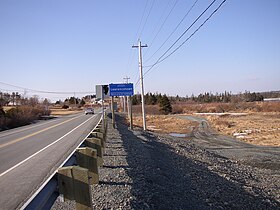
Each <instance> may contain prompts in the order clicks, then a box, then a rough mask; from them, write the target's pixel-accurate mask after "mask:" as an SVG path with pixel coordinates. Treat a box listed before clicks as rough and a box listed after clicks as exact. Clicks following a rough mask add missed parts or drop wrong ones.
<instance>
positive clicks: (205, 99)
mask: <svg viewBox="0 0 280 210" xmlns="http://www.w3.org/2000/svg"><path fill="white" fill-rule="evenodd" d="M263 99H264V96H263V95H262V94H261V93H255V92H253V93H251V92H248V91H246V92H245V93H240V94H232V93H231V92H227V91H225V92H224V93H216V94H213V93H209V92H206V93H204V94H199V95H198V96H194V95H192V96H191V97H190V98H186V100H189V101H195V102H199V103H213V102H222V103H230V102H231V103H237V102H254V101H263Z"/></svg>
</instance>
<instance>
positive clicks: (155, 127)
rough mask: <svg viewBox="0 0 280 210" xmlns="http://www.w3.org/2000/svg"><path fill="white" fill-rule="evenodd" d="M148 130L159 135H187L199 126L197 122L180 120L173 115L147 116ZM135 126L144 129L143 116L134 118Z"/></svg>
mask: <svg viewBox="0 0 280 210" xmlns="http://www.w3.org/2000/svg"><path fill="white" fill-rule="evenodd" d="M146 122H147V129H148V130H151V131H156V132H159V133H181V134H187V133H190V132H191V131H192V127H194V126H197V123H196V122H192V121H188V120H183V119H178V118H177V117H176V116H172V115H147V116H146ZM133 124H134V125H136V126H138V127H143V120H142V116H140V115H136V116H133Z"/></svg>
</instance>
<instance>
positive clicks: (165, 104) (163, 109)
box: [159, 94, 172, 114]
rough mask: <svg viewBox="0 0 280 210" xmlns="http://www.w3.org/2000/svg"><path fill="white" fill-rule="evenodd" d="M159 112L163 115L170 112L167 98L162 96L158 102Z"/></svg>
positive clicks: (170, 107)
mask: <svg viewBox="0 0 280 210" xmlns="http://www.w3.org/2000/svg"><path fill="white" fill-rule="evenodd" d="M159 107H160V109H159V111H160V112H161V113H163V114H169V113H171V112H172V106H171V103H170V100H169V99H168V97H167V96H166V95H165V94H164V95H163V96H162V97H161V100H160V101H159Z"/></svg>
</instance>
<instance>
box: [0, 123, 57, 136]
mask: <svg viewBox="0 0 280 210" xmlns="http://www.w3.org/2000/svg"><path fill="white" fill-rule="evenodd" d="M57 120H59V119H56V120H52V121H49V122H45V123H41V124H38V125H34V126H28V127H27V128H22V129H20V130H15V131H11V130H6V133H1V134H4V135H0V137H5V136H9V135H13V134H15V133H20V132H22V131H26V130H29V129H32V128H36V127H39V126H42V125H46V124H49V123H52V122H55V121H57ZM4 132H5V131H4ZM5 134H6V135H5Z"/></svg>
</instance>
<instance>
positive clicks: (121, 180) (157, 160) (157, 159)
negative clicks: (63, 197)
mask: <svg viewBox="0 0 280 210" xmlns="http://www.w3.org/2000/svg"><path fill="white" fill-rule="evenodd" d="M116 121H117V125H116V129H113V128H112V124H110V123H109V127H108V139H107V145H106V151H105V155H104V166H103V167H102V168H101V169H100V184H98V185H96V186H93V187H92V199H93V207H94V209H280V171H279V170H271V169H265V168H257V167H253V166H250V165H246V164H243V163H240V162H238V161H236V160H233V159H229V158H226V157H223V156H220V155H218V154H216V153H214V152H211V151H208V150H206V149H204V148H203V147H201V146H197V145H196V144H194V143H193V142H192V141H190V140H185V139H180V138H176V137H170V136H166V135H159V134H155V133H151V132H146V133H144V132H142V131H140V130H138V129H136V130H134V131H130V130H129V129H128V128H127V125H126V124H125V123H124V122H123V118H122V117H120V116H116ZM73 208H74V204H73V202H64V203H63V202H60V201H59V199H58V200H57V201H56V203H55V204H54V206H53V208H52V209H73Z"/></svg>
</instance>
